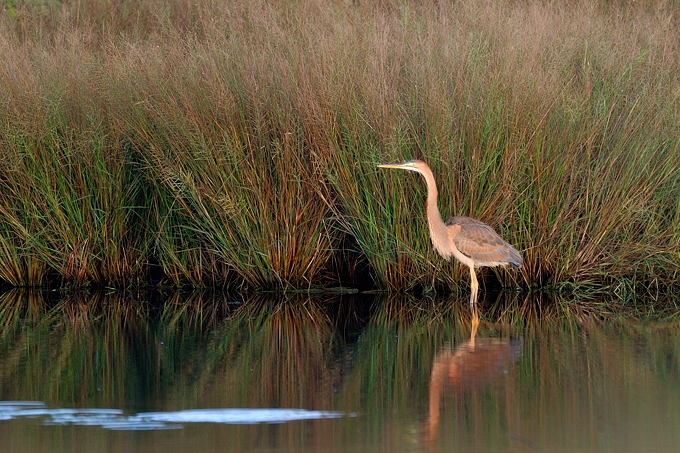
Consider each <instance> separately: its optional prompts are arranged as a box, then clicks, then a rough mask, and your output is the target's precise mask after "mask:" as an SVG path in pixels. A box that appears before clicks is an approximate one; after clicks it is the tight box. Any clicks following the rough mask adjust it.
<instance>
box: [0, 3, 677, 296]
mask: <svg viewBox="0 0 680 453" xmlns="http://www.w3.org/2000/svg"><path fill="white" fill-rule="evenodd" d="M3 5H4V7H3V10H2V12H1V13H0V84H1V85H2V87H3V89H2V90H0V153H1V154H2V159H0V280H2V281H4V282H5V283H7V284H9V285H14V286H35V285H62V286H73V287H83V286H85V287H87V286H89V287H117V288H123V287H131V286H139V285H144V284H147V283H149V282H151V283H156V281H157V280H158V279H159V278H160V279H161V280H162V281H164V282H166V283H168V284H171V285H173V286H177V287H179V286H184V285H190V286H194V287H199V286H203V287H205V286H208V287H211V286H231V287H237V288H240V289H247V290H262V289H265V290H282V289H285V290H290V289H306V288H315V287H328V286H338V285H349V286H356V287H360V288H371V289H381V290H396V291H412V290H417V291H419V290H429V289H433V288H435V289H436V290H437V291H453V292H457V291H458V290H460V289H462V291H465V290H467V286H468V281H467V278H468V277H467V272H465V270H464V269H461V268H460V267H459V266H458V265H457V264H447V263H444V262H443V261H442V260H441V259H440V257H439V256H437V255H436V253H435V252H434V251H433V250H432V247H431V244H430V242H429V237H428V233H427V225H426V222H425V218H424V197H425V188H424V184H423V183H422V181H421V180H420V179H418V178H417V175H416V176H411V175H406V174H402V173H397V172H385V171H380V170H378V169H376V164H377V163H380V162H385V161H400V160H405V159H409V158H415V157H420V158H423V159H424V160H426V161H427V162H428V163H429V164H430V165H431V167H432V168H433V171H434V173H435V175H436V177H437V180H438V184H439V187H440V209H441V211H442V213H443V214H444V215H445V216H446V215H447V214H448V213H451V214H454V213H455V214H459V215H469V216H473V217H476V218H479V219H481V220H484V221H486V222H487V223H489V224H491V225H492V226H493V227H494V228H496V229H497V231H499V233H500V234H501V235H502V236H503V237H504V238H505V239H506V240H507V241H508V242H510V243H511V244H513V245H515V246H516V247H517V248H518V249H519V250H520V251H521V253H522V255H523V257H524V260H525V265H524V267H523V268H522V269H521V270H520V271H507V272H506V271H503V270H499V271H485V273H484V277H483V278H484V279H485V281H487V282H488V284H489V285H491V284H492V282H495V281H497V282H498V283H499V284H500V285H502V286H505V287H521V288H550V289H553V290H557V291H564V290H569V289H572V288H587V289H588V291H593V290H597V289H607V291H610V292H611V291H614V292H615V293H617V294H623V295H625V294H630V293H631V292H635V290H636V289H638V288H645V290H647V291H649V289H650V288H653V289H654V291H656V289H658V288H668V287H669V286H672V285H674V284H675V282H676V279H677V273H678V271H679V270H680V201H679V200H680V88H678V87H680V23H679V21H680V14H679V13H680V6H678V4H677V2H674V1H670V0H667V1H664V0H656V1H652V0H649V1H638V2H634V3H631V2H611V1H604V0H602V1H595V2H593V1H586V0H582V1H576V2H568V1H557V2H541V1H538V0H526V1H520V2H504V1H498V0H482V1H459V2H448V1H444V2H434V1H433V2H408V1H402V2H399V1H384V2H361V1H359V2H345V1H334V2H318V1H314V0H304V1H300V2H261V1H258V0H241V1H237V2H221V1H216V0H215V1H212V0H208V1H204V2H189V1H186V0H171V1H163V2H161V1H157V0H144V1H141V0H137V1H128V2H108V1H103V0H95V1H91V2H72V1H61V2H55V1H44V2H40V1H5V2H4V4H3Z"/></svg>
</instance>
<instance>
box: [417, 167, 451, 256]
mask: <svg viewBox="0 0 680 453" xmlns="http://www.w3.org/2000/svg"><path fill="white" fill-rule="evenodd" d="M421 174H422V175H423V176H424V177H425V183H426V184H427V223H428V226H429V227H430V236H431V238H432V244H433V245H434V248H435V249H436V250H437V251H438V252H439V253H441V254H442V255H443V256H447V257H448V255H449V254H450V252H449V250H448V249H449V247H448V246H447V245H448V234H447V231H446V225H445V224H444V221H443V220H442V216H441V214H440V213H439V207H438V206H437V195H438V193H437V183H436V182H435V180H434V175H433V174H432V172H431V171H430V170H429V169H427V170H426V171H423V172H422V173H421Z"/></svg>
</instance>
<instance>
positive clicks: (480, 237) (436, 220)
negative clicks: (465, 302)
mask: <svg viewBox="0 0 680 453" xmlns="http://www.w3.org/2000/svg"><path fill="white" fill-rule="evenodd" d="M378 167H380V168H398V169H402V170H409V171H415V172H416V173H420V174H421V175H423V177H424V178H425V183H426V184H427V224H428V226H429V228H430V239H432V245H433V246H434V249H435V250H436V251H437V252H439V254H440V255H441V256H442V257H443V258H444V259H447V260H448V259H451V257H455V258H456V259H457V260H458V261H460V262H461V263H463V264H465V265H466V266H467V267H469V268H470V289H471V292H472V294H471V295H470V305H474V304H475V303H476V302H477V291H478V289H479V284H478V283H477V275H476V274H475V268H476V267H495V266H507V265H508V264H510V265H512V266H514V267H517V268H520V267H522V256H521V255H520V254H519V252H518V251H517V249H516V248H514V247H513V246H512V245H510V244H508V243H507V242H505V241H504V240H503V239H502V238H501V237H500V236H499V235H498V233H496V232H495V231H494V229H493V228H491V227H490V226H489V225H487V224H486V223H484V222H481V221H479V220H477V219H473V218H470V217H463V216H455V217H451V218H450V219H449V220H447V221H446V223H444V221H443V220H442V216H441V214H440V213H439V208H438V207H437V184H436V183H435V180H434V175H433V174H432V170H430V167H428V166H427V164H426V163H425V162H423V161H422V160H417V159H416V160H409V161H406V162H401V163H397V164H380V165H378Z"/></svg>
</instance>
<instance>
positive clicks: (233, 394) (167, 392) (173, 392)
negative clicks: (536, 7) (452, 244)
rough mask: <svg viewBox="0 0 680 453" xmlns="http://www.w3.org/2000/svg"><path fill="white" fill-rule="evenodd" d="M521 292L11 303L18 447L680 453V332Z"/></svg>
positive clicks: (7, 381) (4, 371) (5, 407)
mask: <svg viewBox="0 0 680 453" xmlns="http://www.w3.org/2000/svg"><path fill="white" fill-rule="evenodd" d="M510 297H511V299H513V300H506V299H499V300H498V301H495V302H493V303H488V302H487V303H486V304H483V305H482V310H481V315H482V322H481V324H480V325H479V328H478V330H477V332H476V335H475V336H474V338H472V336H471V323H470V313H469V312H468V311H467V310H466V304H465V301H464V300H448V301H447V300H420V301H418V300H403V299H382V298H371V297H366V296H364V297H345V298H339V297H338V298H334V297H328V298H326V299H324V298H320V299H319V298H317V299H312V300H310V299H305V298H297V299H296V298H293V299H289V300H286V301H282V300H278V301H272V300H266V299H258V298H254V299H249V300H246V301H243V302H234V301H230V300H229V299H224V298H222V297H217V296H213V297H209V298H207V297H203V298H200V297H189V298H186V297H184V298H182V297H179V296H178V297H176V298H171V299H169V300H167V301H165V302H164V303H162V304H158V303H155V304H152V303H150V302H147V301H146V300H143V299H139V300H138V299H133V298H130V297H122V296H115V295H94V296H87V297H85V296H70V297H66V298H65V299H63V300H60V301H50V300H48V298H46V297H45V296H44V295H42V294H34V293H4V294H2V295H0V392H1V394H0V451H2V452H65V451H69V452H70V451H88V452H130V451H139V452H156V451H157V452H182V453H184V452H187V451H201V452H218V451H219V452H224V451H230V452H274V451H283V452H298V451H304V452H345V451H346V452H412V451H413V452H415V451H426V452H428V451H433V452H434V451H447V452H448V451H459V452H642V451H655V452H677V451H680V331H679V330H678V327H677V321H676V322H675V324H674V325H673V324H672V323H667V324H663V323H659V322H655V323H652V322H649V323H648V322H641V321H633V320H625V319H620V318H616V317H605V318H603V317H601V316H595V315H594V312H590V311H589V310H588V309H587V308H584V307H580V308H578V307H577V306H576V305H575V304H570V303H568V302H560V303H559V304H555V303H552V304H549V305H546V304H544V303H543V304H542V303H541V302H540V301H538V300H522V299H517V296H514V298H513V296H510ZM539 313H540V316H539ZM518 320H521V321H518Z"/></svg>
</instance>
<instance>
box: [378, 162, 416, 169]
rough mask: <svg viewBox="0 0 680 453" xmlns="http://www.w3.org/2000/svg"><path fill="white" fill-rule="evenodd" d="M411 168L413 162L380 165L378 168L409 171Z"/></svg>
mask: <svg viewBox="0 0 680 453" xmlns="http://www.w3.org/2000/svg"><path fill="white" fill-rule="evenodd" d="M410 167H411V162H410V161H409V162H399V163H395V164H378V168H401V169H405V170H409V169H410Z"/></svg>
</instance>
